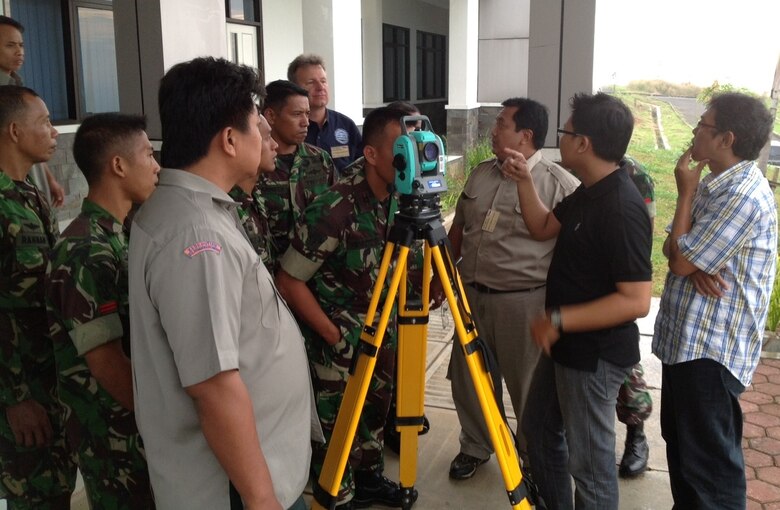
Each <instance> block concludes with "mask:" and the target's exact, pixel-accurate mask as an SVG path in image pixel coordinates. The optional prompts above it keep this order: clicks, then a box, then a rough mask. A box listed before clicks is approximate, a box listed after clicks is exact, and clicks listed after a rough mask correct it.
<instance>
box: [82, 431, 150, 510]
mask: <svg viewBox="0 0 780 510" xmlns="http://www.w3.org/2000/svg"><path fill="white" fill-rule="evenodd" d="M97 439H98V440H97V441H95V442H92V443H91V444H90V442H88V441H84V442H83V443H82V445H81V446H80V447H79V449H78V464H79V471H81V475H82V477H83V478H84V488H85V489H86V491H87V498H88V499H89V507H90V509H91V510H153V509H154V498H153V497H152V488H151V483H150V482H149V471H148V469H147V467H146V457H145V456H144V450H143V446H142V444H141V436H140V435H139V434H138V433H137V432H136V433H135V434H130V435H124V436H122V435H120V434H116V433H114V434H112V435H111V437H105V438H97ZM101 443H102V444H101Z"/></svg>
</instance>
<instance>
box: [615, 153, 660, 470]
mask: <svg viewBox="0 0 780 510" xmlns="http://www.w3.org/2000/svg"><path fill="white" fill-rule="evenodd" d="M621 165H622V166H624V167H625V168H626V171H627V172H628V175H629V176H630V177H631V180H632V182H633V183H634V185H635V186H636V187H637V189H638V190H639V193H640V194H641V195H642V198H644V200H645V204H646V205H647V212H648V214H649V215H650V225H651V226H652V225H653V222H654V220H655V184H654V183H653V178H652V177H650V174H648V173H647V170H645V168H644V167H643V166H642V165H641V164H639V162H637V161H636V160H635V159H633V158H630V157H626V158H625V159H624V160H623V161H622V162H621ZM644 373H645V372H644V369H643V368H642V364H641V363H637V364H636V365H634V367H633V368H632V369H631V374H629V376H628V377H627V378H626V380H625V381H624V382H623V385H622V386H621V387H620V391H619V392H618V399H617V405H616V406H615V409H616V410H617V417H618V420H620V421H621V422H622V423H625V424H626V443H625V450H624V451H623V457H622V459H621V460H620V467H619V469H618V474H619V475H620V476H621V477H623V478H633V477H635V476H638V475H640V474H641V473H643V472H644V471H645V470H646V469H647V461H648V457H649V455H650V448H649V446H648V444H647V437H646V436H645V432H644V421H645V420H647V418H649V417H650V413H651V412H652V411H653V400H652V398H651V397H650V392H649V391H647V384H646V383H645V379H644V377H643V376H644Z"/></svg>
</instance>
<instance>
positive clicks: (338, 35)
mask: <svg viewBox="0 0 780 510" xmlns="http://www.w3.org/2000/svg"><path fill="white" fill-rule="evenodd" d="M361 12H362V8H361V2H360V0H303V51H304V52H305V53H316V54H317V55H320V56H321V57H322V58H323V59H324V60H325V65H326V66H327V70H328V82H329V84H330V102H329V103H328V108H331V109H333V110H338V111H339V112H341V113H343V114H344V115H347V116H348V117H350V118H351V119H352V120H354V121H355V123H356V124H358V125H360V124H362V123H363V52H362V41H361V33H360V32H361V30H360V23H361Z"/></svg>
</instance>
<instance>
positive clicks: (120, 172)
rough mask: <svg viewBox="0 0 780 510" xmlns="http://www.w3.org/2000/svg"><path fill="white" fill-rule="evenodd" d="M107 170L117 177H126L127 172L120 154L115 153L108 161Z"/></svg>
mask: <svg viewBox="0 0 780 510" xmlns="http://www.w3.org/2000/svg"><path fill="white" fill-rule="evenodd" d="M108 165H109V172H111V173H112V174H114V175H116V176H117V177H122V178H124V177H127V172H126V171H125V160H124V159H123V158H122V156H120V155H118V154H115V155H114V156H113V157H112V158H111V159H110V160H109V161H108Z"/></svg>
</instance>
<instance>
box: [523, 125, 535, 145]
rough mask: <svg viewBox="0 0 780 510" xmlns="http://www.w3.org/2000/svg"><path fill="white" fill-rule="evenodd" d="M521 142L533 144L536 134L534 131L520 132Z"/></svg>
mask: <svg viewBox="0 0 780 510" xmlns="http://www.w3.org/2000/svg"><path fill="white" fill-rule="evenodd" d="M520 140H521V142H522V143H523V144H527V143H530V144H533V141H534V132H533V130H532V129H527V128H526V129H521V130H520Z"/></svg>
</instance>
